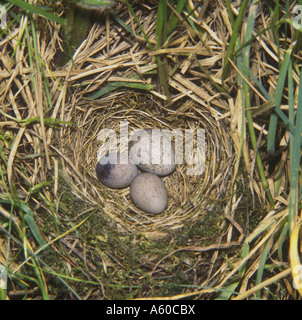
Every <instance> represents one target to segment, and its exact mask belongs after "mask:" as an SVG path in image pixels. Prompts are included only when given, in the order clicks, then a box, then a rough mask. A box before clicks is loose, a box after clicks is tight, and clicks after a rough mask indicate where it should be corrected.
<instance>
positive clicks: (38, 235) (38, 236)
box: [23, 214, 46, 247]
mask: <svg viewBox="0 0 302 320" xmlns="http://www.w3.org/2000/svg"><path fill="white" fill-rule="evenodd" d="M23 219H24V221H25V222H26V224H27V225H28V226H29V229H30V230H31V232H32V234H33V236H34V238H35V240H36V241H37V242H38V244H39V246H40V247H42V246H44V245H45V244H46V241H45V240H44V238H43V237H42V234H41V232H40V229H39V227H38V225H37V224H36V221H35V219H34V218H33V217H32V216H31V215H29V214H25V215H24V217H23Z"/></svg>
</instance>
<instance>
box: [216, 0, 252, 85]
mask: <svg viewBox="0 0 302 320" xmlns="http://www.w3.org/2000/svg"><path fill="white" fill-rule="evenodd" d="M248 4H249V0H243V1H242V4H241V6H240V10H239V14H238V17H237V19H236V22H235V25H234V29H233V33H232V37H231V40H230V44H229V47H228V50H227V54H226V57H225V61H224V66H223V71H222V83H223V82H224V80H225V79H226V77H227V75H228V73H229V68H230V61H229V59H231V60H232V58H233V52H234V48H235V45H236V42H237V39H238V35H239V30H240V27H241V24H242V21H243V17H244V14H245V10H246V8H247V6H248Z"/></svg>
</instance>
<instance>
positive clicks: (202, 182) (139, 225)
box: [63, 93, 234, 238]
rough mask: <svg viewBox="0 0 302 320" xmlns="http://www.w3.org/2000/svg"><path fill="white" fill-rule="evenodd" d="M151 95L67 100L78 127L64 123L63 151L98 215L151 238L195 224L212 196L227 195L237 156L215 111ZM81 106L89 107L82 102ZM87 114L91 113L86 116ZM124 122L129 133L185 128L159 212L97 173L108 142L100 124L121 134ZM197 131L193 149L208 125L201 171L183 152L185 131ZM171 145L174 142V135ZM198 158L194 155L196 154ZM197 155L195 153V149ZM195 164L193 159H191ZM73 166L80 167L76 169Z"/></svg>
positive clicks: (73, 179)
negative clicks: (110, 185)
mask: <svg viewBox="0 0 302 320" xmlns="http://www.w3.org/2000/svg"><path fill="white" fill-rule="evenodd" d="M152 98H153V97H152V96H150V95H145V94H139V95H137V94H136V95H134V94H133V93H123V94H122V95H121V94H119V96H118V99H117V98H116V96H115V95H112V96H108V97H107V98H106V99H102V100H101V101H93V102H88V103H87V101H84V100H82V101H81V100H80V101H77V102H76V105H77V107H76V108H74V105H75V104H74V102H73V103H71V104H70V105H69V107H70V108H71V109H74V112H70V114H73V115H74V116H73V119H71V120H72V121H73V122H74V123H77V129H72V128H70V127H69V128H66V129H65V132H64V138H63V140H65V141H64V142H63V144H64V145H65V151H66V152H67V157H68V158H69V161H70V163H72V165H71V166H68V167H69V168H66V170H64V171H65V174H66V175H67V178H68V180H69V181H70V182H71V183H72V185H73V187H74V191H75V192H76V193H77V195H78V196H80V197H81V198H82V199H84V200H86V201H88V202H91V203H93V204H95V205H99V206H100V208H101V209H100V214H101V215H102V214H105V215H107V216H109V217H110V218H111V219H113V220H114V221H115V222H116V223H117V225H118V227H119V229H120V230H121V231H125V232H134V233H142V234H146V235H148V236H150V237H155V238H156V237H165V236H166V235H167V234H168V232H169V230H172V229H176V228H181V227H183V226H184V225H185V224H186V223H192V222H193V221H194V220H196V219H198V218H200V216H202V215H203V214H204V212H207V213H208V212H209V211H211V210H212V209H213V207H214V205H213V201H215V200H219V199H221V198H223V197H224V196H225V194H226V192H227V189H226V186H227V182H228V181H230V180H231V178H232V168H233V167H234V156H233V152H232V146H231V144H230V143H229V142H230V141H229V140H227V139H226V137H227V134H226V132H225V130H226V125H225V123H223V122H222V121H219V122H217V121H215V119H214V118H213V116H212V114H211V112H210V111H209V110H207V109H206V108H204V107H201V106H199V105H197V104H196V103H195V102H193V101H191V100H189V99H188V100H185V101H182V102H181V103H179V102H177V105H175V104H173V106H171V107H170V108H169V107H162V106H161V105H160V104H159V103H158V102H155V101H154V100H153V99H152ZM81 105H83V106H85V108H84V107H81ZM88 115H89V116H88ZM121 121H123V122H124V123H125V121H127V122H128V125H127V127H128V133H129V134H130V133H131V132H132V131H134V130H137V129H146V128H152V129H168V130H170V131H171V132H172V130H173V129H178V131H179V130H181V132H183V144H184V145H183V150H184V155H183V163H180V164H177V166H176V170H175V171H174V172H173V173H172V174H171V175H169V176H166V177H163V178H162V180H163V181H164V183H165V185H166V188H167V191H168V196H169V201H168V206H167V209H166V210H165V211H164V212H163V213H161V214H159V215H153V214H148V213H146V212H144V211H142V210H140V209H138V208H137V207H136V206H135V205H134V204H133V203H132V201H131V198H130V194H129V187H127V188H124V189H120V190H117V189H116V190H115V189H110V188H108V187H106V186H104V185H103V184H101V183H100V182H99V181H98V179H97V177H96V172H95V167H96V163H97V161H98V150H99V149H100V148H101V147H102V146H104V141H100V140H99V139H98V135H99V132H100V131H101V130H102V129H111V130H113V131H114V132H115V133H116V137H117V140H118V139H119V133H120V124H121ZM186 129H190V130H189V132H193V134H194V136H193V150H194V153H196V152H198V151H199V149H198V148H197V147H196V144H197V130H204V136H205V154H204V171H203V172H202V174H193V175H189V174H188V168H193V167H192V162H191V164H189V163H188V162H190V161H192V158H191V159H190V155H189V154H185V141H186V139H185V130H186ZM171 141H172V144H173V146H175V141H174V140H173V138H172V140H171ZM192 156H193V157H194V154H192ZM195 156H196V154H195ZM193 165H194V163H193ZM74 171H77V173H75V172H74Z"/></svg>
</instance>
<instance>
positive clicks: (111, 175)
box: [96, 153, 138, 189]
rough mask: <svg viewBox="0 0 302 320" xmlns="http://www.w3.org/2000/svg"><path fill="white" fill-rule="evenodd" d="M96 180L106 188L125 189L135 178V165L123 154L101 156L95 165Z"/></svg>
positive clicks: (136, 172) (136, 171)
mask: <svg viewBox="0 0 302 320" xmlns="http://www.w3.org/2000/svg"><path fill="white" fill-rule="evenodd" d="M96 174H97V177H98V179H99V180H100V181H101V182H102V183H103V184H104V185H105V186H107V187H109V188H114V189H121V188H126V187H128V186H129V185H130V183H131V182H132V180H133V179H134V178H135V177H136V176H137V174H138V170H137V167H136V165H135V164H133V162H132V161H131V160H130V159H129V158H128V156H127V155H125V154H123V153H121V154H120V153H110V154H107V155H105V156H103V157H102V158H101V159H100V160H99V161H98V163H97V165H96Z"/></svg>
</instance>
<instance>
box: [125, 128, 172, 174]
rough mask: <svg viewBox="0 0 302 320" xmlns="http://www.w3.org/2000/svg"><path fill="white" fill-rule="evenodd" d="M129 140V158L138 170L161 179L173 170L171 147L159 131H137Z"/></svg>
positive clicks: (167, 139) (166, 138)
mask: <svg viewBox="0 0 302 320" xmlns="http://www.w3.org/2000/svg"><path fill="white" fill-rule="evenodd" d="M130 139H131V140H132V141H130V144H129V146H130V158H131V160H132V161H133V162H134V163H135V164H136V165H137V167H138V168H139V169H141V170H142V171H145V172H150V173H154V174H156V175H158V176H161V177H163V176H167V175H169V174H171V173H172V172H173V171H174V170H175V152H174V148H173V145H172V143H171V141H170V139H169V138H168V137H167V135H166V134H165V133H164V132H161V130H160V129H145V130H143V129H141V130H137V131H135V132H134V133H133V135H132V136H131V138H130Z"/></svg>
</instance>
